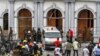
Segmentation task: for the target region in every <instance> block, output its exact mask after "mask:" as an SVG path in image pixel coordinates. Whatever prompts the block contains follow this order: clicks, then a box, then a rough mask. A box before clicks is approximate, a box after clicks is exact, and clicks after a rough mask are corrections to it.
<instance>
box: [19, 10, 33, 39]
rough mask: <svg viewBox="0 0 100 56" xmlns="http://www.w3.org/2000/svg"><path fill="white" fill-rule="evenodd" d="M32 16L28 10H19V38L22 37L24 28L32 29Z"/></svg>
mask: <svg viewBox="0 0 100 56" xmlns="http://www.w3.org/2000/svg"><path fill="white" fill-rule="evenodd" d="M31 17H32V15H31V12H30V11H29V10H28V9H21V10H20V11H19V12H18V35H19V38H23V37H24V30H25V28H28V29H30V30H31V29H32V18H31Z"/></svg>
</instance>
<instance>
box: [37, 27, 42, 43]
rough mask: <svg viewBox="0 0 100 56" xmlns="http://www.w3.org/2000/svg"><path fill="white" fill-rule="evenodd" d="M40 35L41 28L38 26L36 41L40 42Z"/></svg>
mask: <svg viewBox="0 0 100 56" xmlns="http://www.w3.org/2000/svg"><path fill="white" fill-rule="evenodd" d="M41 36H42V34H41V30H40V28H38V31H37V38H36V40H37V42H41Z"/></svg>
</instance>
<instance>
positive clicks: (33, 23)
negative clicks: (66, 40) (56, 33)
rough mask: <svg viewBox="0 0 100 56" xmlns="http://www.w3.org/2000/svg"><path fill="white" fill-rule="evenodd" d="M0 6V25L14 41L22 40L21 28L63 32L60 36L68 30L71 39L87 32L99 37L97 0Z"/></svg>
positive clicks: (11, 0) (16, 0)
mask: <svg viewBox="0 0 100 56" xmlns="http://www.w3.org/2000/svg"><path fill="white" fill-rule="evenodd" d="M0 7H1V8H0V26H1V27H2V29H3V30H9V28H10V27H12V29H13V34H14V37H13V39H14V40H16V39H18V38H19V37H23V36H22V34H23V30H24V29H25V27H29V28H30V29H32V28H33V27H34V28H35V29H36V30H37V28H40V29H41V30H42V28H43V27H46V26H55V27H57V28H58V29H59V30H63V35H64V36H66V33H67V31H68V29H72V30H73V32H74V37H77V35H79V34H83V35H84V32H83V31H86V30H87V29H89V30H92V32H93V35H92V36H93V38H94V39H95V38H97V37H100V24H99V22H100V1H99V0H96V1H95V0H86V1H85V0H0ZM87 31H88V30H87ZM85 35H86V34H85ZM87 35H88V34H87Z"/></svg>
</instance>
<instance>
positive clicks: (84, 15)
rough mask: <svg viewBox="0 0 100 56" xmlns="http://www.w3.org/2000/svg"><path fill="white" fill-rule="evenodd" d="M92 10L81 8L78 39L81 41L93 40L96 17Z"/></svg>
mask: <svg viewBox="0 0 100 56" xmlns="http://www.w3.org/2000/svg"><path fill="white" fill-rule="evenodd" d="M93 17H94V16H93V13H92V12H91V11H90V10H87V9H84V10H81V11H80V12H79V14H78V21H77V23H78V25H77V27H78V28H77V29H78V39H79V40H81V41H91V40H93V32H92V31H93V28H94V19H93Z"/></svg>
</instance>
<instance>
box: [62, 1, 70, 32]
mask: <svg viewBox="0 0 100 56" xmlns="http://www.w3.org/2000/svg"><path fill="white" fill-rule="evenodd" d="M68 8H69V6H68V2H65V19H64V21H63V22H64V24H63V28H64V31H65V33H66V32H67V30H68V28H69V9H68Z"/></svg>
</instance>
